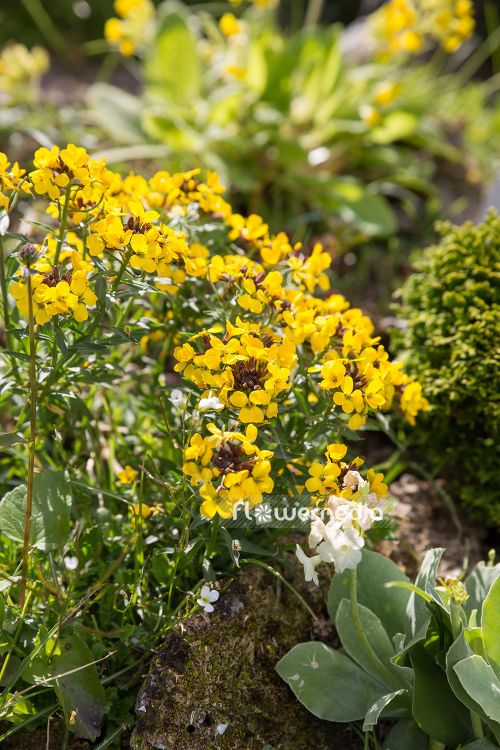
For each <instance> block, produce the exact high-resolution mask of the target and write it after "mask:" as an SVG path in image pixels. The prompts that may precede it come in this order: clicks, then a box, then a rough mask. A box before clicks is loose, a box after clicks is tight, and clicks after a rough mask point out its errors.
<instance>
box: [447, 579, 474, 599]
mask: <svg viewBox="0 0 500 750" xmlns="http://www.w3.org/2000/svg"><path fill="white" fill-rule="evenodd" d="M444 583H445V586H446V588H447V589H448V592H449V594H450V597H451V598H452V600H453V602H454V604H463V603H464V602H465V601H467V599H468V598H469V594H468V593H467V590H466V588H465V586H464V584H463V583H462V581H459V580H458V578H454V577H448V578H446V580H445V582H444Z"/></svg>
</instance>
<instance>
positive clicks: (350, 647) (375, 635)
mask: <svg viewBox="0 0 500 750" xmlns="http://www.w3.org/2000/svg"><path fill="white" fill-rule="evenodd" d="M359 616H360V619H361V624H362V625H363V630H364V631H365V634H366V637H367V638H368V641H369V643H370V645H371V647H372V648H373V650H374V651H375V653H376V655H377V656H378V658H379V659H380V661H381V662H382V664H383V665H384V666H385V667H386V668H387V669H388V670H389V672H392V671H393V666H392V665H391V662H390V659H391V658H392V657H393V656H394V647H393V645H392V643H391V641H390V638H389V636H388V635H387V633H386V631H385V630H384V627H383V625H382V623H381V622H380V620H379V618H378V617H377V616H376V615H374V614H373V612H372V611H371V610H369V609H368V608H367V607H363V605H362V604H360V605H359ZM335 627H336V628H337V632H338V634H339V637H340V640H341V641H342V646H343V647H344V649H345V651H346V653H347V655H348V656H350V657H351V659H353V660H354V661H355V662H356V663H357V664H359V666H360V667H362V668H363V669H364V670H365V672H368V674H371V676H372V677H374V678H375V679H376V680H378V681H379V682H381V683H383V684H384V685H386V686H387V687H389V688H394V686H395V685H396V686H397V687H401V686H404V687H407V685H406V683H405V682H401V675H399V674H397V673H396V672H395V671H394V679H393V680H392V681H391V682H389V680H388V678H387V677H385V676H384V674H383V673H381V672H380V670H379V669H377V667H376V665H375V664H373V662H372V661H371V659H370V658H369V657H368V655H367V653H366V651H365V649H364V648H363V646H362V644H361V641H360V640H359V638H358V636H357V633H356V631H355V629H354V622H353V619H352V612H351V602H350V601H348V600H347V599H342V601H341V602H340V606H339V608H338V611H337V617H336V620H335Z"/></svg>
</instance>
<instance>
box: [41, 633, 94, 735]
mask: <svg viewBox="0 0 500 750" xmlns="http://www.w3.org/2000/svg"><path fill="white" fill-rule="evenodd" d="M92 661H93V656H92V653H91V652H90V651H89V649H88V648H87V646H86V645H85V643H84V642H83V641H82V640H81V638H77V637H76V636H70V637H69V638H63V640H61V641H59V643H58V644H57V649H56V652H55V656H54V657H53V659H52V661H51V664H50V667H51V671H52V673H53V675H54V676H56V675H60V676H59V677H57V679H56V680H55V681H54V686H55V687H54V689H55V691H56V694H57V697H58V698H59V701H60V703H61V706H62V709H63V711H64V718H65V720H66V726H67V727H69V728H70V729H71V730H73V731H74V732H75V733H76V734H77V735H79V736H80V737H85V739H88V740H92V741H93V740H95V739H96V737H98V735H99V734H100V732H101V729H100V726H101V721H102V717H103V716H104V711H105V709H106V696H105V693H104V688H103V686H102V685H101V683H100V682H99V677H98V675H97V670H96V668H95V665H94V664H91V662H92ZM86 665H88V666H86ZM75 669H76V670H78V671H76V672H72V674H66V673H67V672H71V671H72V670H75ZM73 712H74V713H73ZM71 719H73V721H71Z"/></svg>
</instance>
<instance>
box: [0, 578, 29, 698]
mask: <svg viewBox="0 0 500 750" xmlns="http://www.w3.org/2000/svg"><path fill="white" fill-rule="evenodd" d="M32 595H33V592H32V591H31V590H30V591H28V596H27V597H26V601H25V602H24V606H23V608H22V611H21V617H20V618H19V625H18V626H17V630H16V632H15V635H14V638H13V644H12V647H11V649H10V651H9V652H8V653H7V655H6V657H5V659H4V662H3V664H2V669H1V670H0V685H2V684H3V677H4V674H5V673H6V671H7V667H8V665H9V661H10V657H11V655H12V652H13V651H14V649H15V647H16V644H17V641H18V640H19V636H20V635H21V630H22V629H23V627H24V617H25V615H26V610H27V609H28V607H29V603H30V601H31V597H32Z"/></svg>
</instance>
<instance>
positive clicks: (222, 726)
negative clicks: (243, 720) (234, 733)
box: [216, 724, 229, 734]
mask: <svg viewBox="0 0 500 750" xmlns="http://www.w3.org/2000/svg"><path fill="white" fill-rule="evenodd" d="M228 726H229V724H217V729H216V732H217V734H224V732H225V731H226V729H227V728H228Z"/></svg>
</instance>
